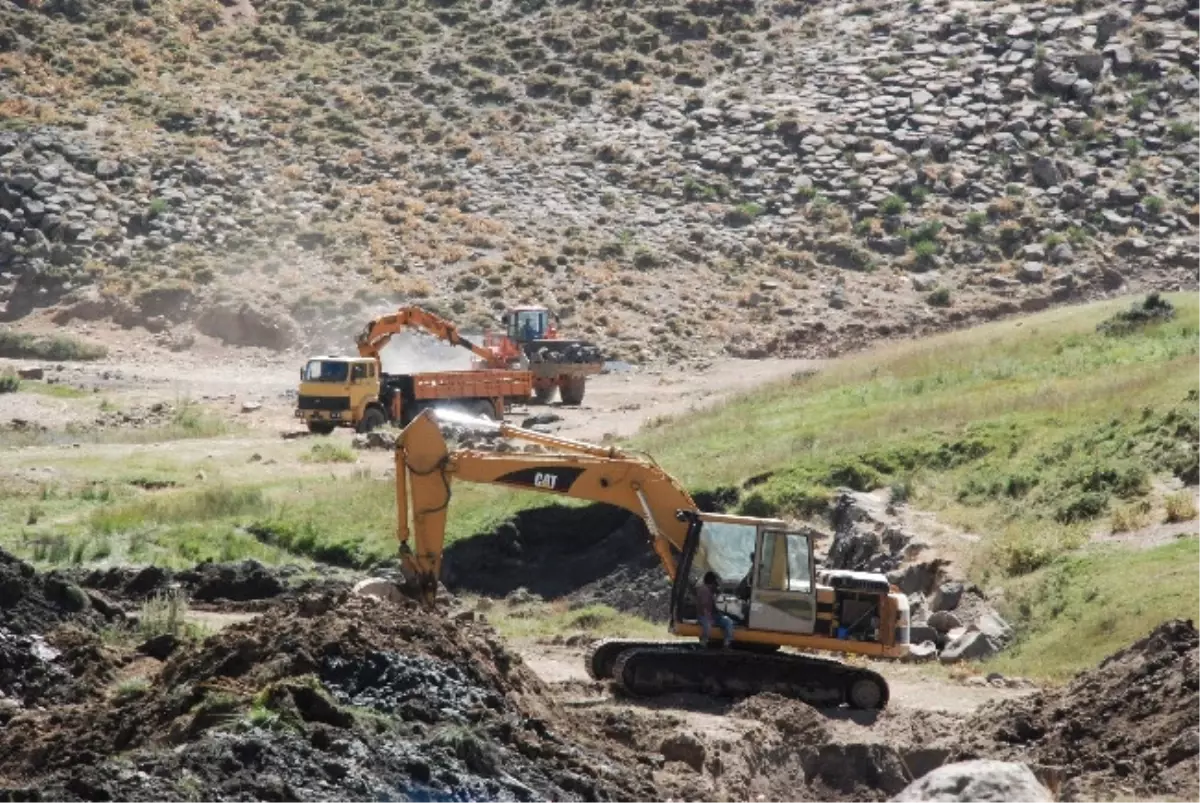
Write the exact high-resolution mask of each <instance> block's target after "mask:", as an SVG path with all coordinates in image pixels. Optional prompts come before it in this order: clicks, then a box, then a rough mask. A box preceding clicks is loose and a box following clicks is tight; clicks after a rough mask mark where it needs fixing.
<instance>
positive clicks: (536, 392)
mask: <svg viewBox="0 0 1200 803" xmlns="http://www.w3.org/2000/svg"><path fill="white" fill-rule="evenodd" d="M556 390H558V388H556V387H555V386H554V385H551V386H550V387H547V388H534V389H533V401H534V402H535V403H537V404H549V403H550V402H552V401H554V391H556Z"/></svg>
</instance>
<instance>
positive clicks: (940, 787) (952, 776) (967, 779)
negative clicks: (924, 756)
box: [892, 759, 1054, 803]
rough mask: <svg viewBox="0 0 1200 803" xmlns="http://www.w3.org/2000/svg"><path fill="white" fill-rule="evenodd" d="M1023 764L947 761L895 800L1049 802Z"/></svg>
mask: <svg viewBox="0 0 1200 803" xmlns="http://www.w3.org/2000/svg"><path fill="white" fill-rule="evenodd" d="M1053 799H1054V798H1053V796H1051V794H1050V790H1048V789H1047V788H1046V787H1044V786H1042V784H1041V783H1039V782H1038V779H1037V777H1036V776H1035V775H1034V774H1033V771H1032V770H1030V769H1029V767H1027V766H1025V765H1024V764H1018V763H1015V762H1007V761H992V760H990V759H980V760H976V761H960V762H958V763H955V764H946V765H943V766H941V767H938V768H937V769H935V770H933V771H932V772H930V773H929V774H927V775H924V776H922V777H921V778H918V779H917V780H915V781H913V782H912V783H911V784H909V785H908V786H907V787H905V788H904V790H903V791H902V792H900V794H898V795H896V796H895V797H893V798H892V800H895V801H923V800H928V801H977V800H978V801H1009V800H1013V801H1016V800H1020V801H1028V802H1029V803H1042V801H1046V803H1049V801H1052V800H1053Z"/></svg>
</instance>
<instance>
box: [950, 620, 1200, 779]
mask: <svg viewBox="0 0 1200 803" xmlns="http://www.w3.org/2000/svg"><path fill="white" fill-rule="evenodd" d="M1197 643H1198V638H1197V632H1196V628H1195V626H1194V625H1193V624H1192V622H1190V621H1186V622H1185V621H1182V620H1173V621H1169V622H1166V623H1164V624H1162V625H1160V626H1159V627H1157V628H1155V630H1154V631H1153V632H1152V633H1150V635H1148V636H1147V637H1146V638H1144V639H1141V640H1140V641H1138V642H1136V643H1134V644H1132V645H1130V646H1129V647H1127V648H1125V649H1123V650H1120V651H1119V652H1117V653H1115V654H1113V655H1111V656H1109V657H1108V658H1106V659H1105V660H1104V661H1103V662H1102V663H1101V664H1100V666H1098V667H1096V668H1095V669H1091V670H1088V671H1086V672H1082V673H1080V674H1079V675H1078V676H1077V677H1076V678H1075V680H1073V681H1072V682H1071V683H1070V684H1068V685H1067V686H1066V687H1064V688H1061V689H1050V690H1045V691H1042V692H1039V693H1038V694H1036V695H1033V696H1031V697H1028V698H1024V699H1021V700H1012V701H1006V702H1003V703H1000V704H997V705H995V706H990V707H986V708H984V709H982V710H980V711H978V712H977V713H976V714H975V715H974V716H973V717H972V719H971V720H970V721H969V722H968V723H967V726H966V727H965V728H964V729H963V733H964V736H965V738H964V739H963V742H962V744H961V746H960V747H959V748H958V750H957V751H956V756H957V757H958V758H981V757H987V758H1011V759H1016V760H1021V761H1026V762H1029V763H1031V764H1036V765H1039V766H1040V767H1042V768H1043V769H1044V771H1045V773H1046V774H1047V775H1048V776H1049V777H1052V778H1053V779H1055V781H1056V782H1057V783H1059V784H1061V786H1060V788H1059V799H1060V800H1095V799H1105V798H1109V799H1112V798H1121V797H1127V796H1136V797H1147V798H1151V799H1153V798H1155V797H1158V796H1163V795H1169V796H1171V797H1177V798H1178V799H1181V800H1189V799H1192V798H1193V797H1194V796H1195V795H1196V791H1197V776H1198V773H1200V763H1198V759H1197V754H1198V753H1200V736H1198V734H1200V713H1198V712H1200V698H1198V696H1197V690H1198V688H1200V681H1198V674H1197Z"/></svg>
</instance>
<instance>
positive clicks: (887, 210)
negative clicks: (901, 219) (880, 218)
mask: <svg viewBox="0 0 1200 803" xmlns="http://www.w3.org/2000/svg"><path fill="white" fill-rule="evenodd" d="M906 209H908V204H907V203H905V202H904V199H903V198H901V197H900V196H899V195H889V196H888V197H886V198H884V199H883V203H882V204H880V205H879V211H881V212H883V214H885V215H902V214H904V211H905V210H906Z"/></svg>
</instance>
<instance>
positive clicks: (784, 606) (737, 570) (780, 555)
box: [672, 511, 817, 641]
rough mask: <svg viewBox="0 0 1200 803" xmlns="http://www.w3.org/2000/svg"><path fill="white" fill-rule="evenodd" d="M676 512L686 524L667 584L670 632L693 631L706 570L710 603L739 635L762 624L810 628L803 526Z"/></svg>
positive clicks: (807, 541) (809, 560)
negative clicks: (713, 590)
mask: <svg viewBox="0 0 1200 803" xmlns="http://www.w3.org/2000/svg"><path fill="white" fill-rule="evenodd" d="M678 515H680V516H682V517H684V518H685V519H687V520H688V525H689V526H688V536H687V540H686V542H685V544H684V549H683V553H682V555H681V556H680V561H679V570H678V571H677V572H676V575H675V582H674V588H673V591H672V602H673V603H674V604H673V605H672V609H673V610H672V631H673V632H676V633H679V634H681V635H683V634H685V633H687V634H690V633H688V632H687V631H693V630H698V627H699V624H698V618H697V617H698V609H697V606H696V589H697V588H699V585H700V583H701V581H702V579H703V578H704V576H705V574H707V573H708V572H710V571H711V572H713V573H714V574H715V575H716V576H717V582H718V586H717V594H716V607H717V609H718V612H720V613H724V614H725V615H726V616H728V617H729V618H730V619H731V620H733V623H734V633H735V639H737V640H738V641H743V640H746V639H751V638H752V637H753V635H754V634H755V633H758V632H762V631H769V632H772V633H792V634H797V635H810V634H812V633H814V632H816V630H817V601H816V583H815V579H814V578H815V564H814V561H813V551H812V541H811V538H810V537H809V535H808V534H807V533H806V532H803V531H796V530H790V529H788V527H787V526H786V524H785V523H784V522H782V521H777V520H773V519H750V518H744V517H738V516H724V515H717V514H706V513H695V512H692V511H680V513H679V514H678ZM738 631H745V632H740V633H739V632H738ZM710 635H714V636H716V637H719V636H720V633H719V632H715V633H713V634H710Z"/></svg>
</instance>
